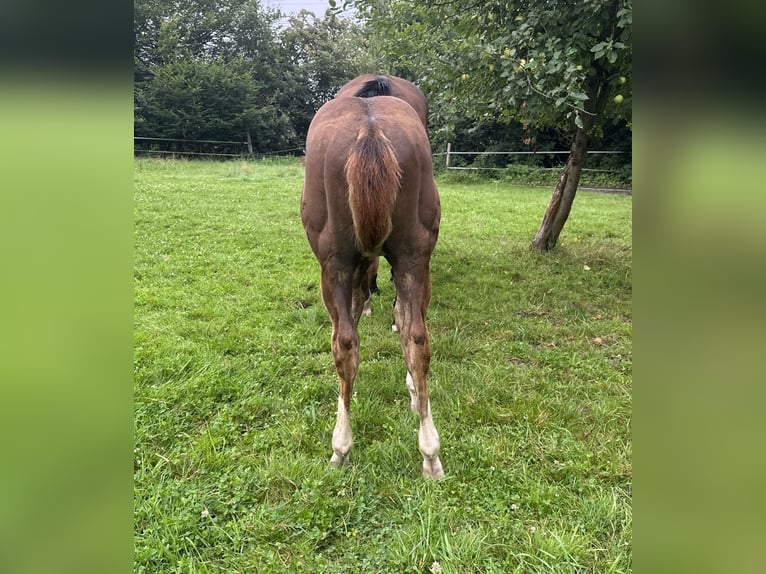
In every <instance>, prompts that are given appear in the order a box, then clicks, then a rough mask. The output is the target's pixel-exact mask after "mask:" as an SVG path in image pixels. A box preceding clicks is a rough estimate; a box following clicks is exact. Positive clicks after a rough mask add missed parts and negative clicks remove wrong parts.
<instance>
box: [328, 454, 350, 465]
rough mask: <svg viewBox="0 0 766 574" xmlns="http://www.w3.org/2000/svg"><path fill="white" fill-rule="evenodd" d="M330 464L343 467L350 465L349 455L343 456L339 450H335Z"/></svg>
mask: <svg viewBox="0 0 766 574" xmlns="http://www.w3.org/2000/svg"><path fill="white" fill-rule="evenodd" d="M330 464H331V465H333V466H335V467H337V468H343V467H344V466H347V465H348V455H344V456H341V455H339V454H338V453H337V452H334V453H332V457H331V458H330Z"/></svg>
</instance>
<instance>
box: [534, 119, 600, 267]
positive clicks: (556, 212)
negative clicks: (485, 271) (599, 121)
mask: <svg viewBox="0 0 766 574" xmlns="http://www.w3.org/2000/svg"><path fill="white" fill-rule="evenodd" d="M588 127H590V126H588ZM586 130H587V127H586V128H585V129H579V128H578V130H577V132H575V137H574V141H573V142H572V147H571V148H570V153H569V158H568V159H567V162H566V164H565V165H564V169H562V170H561V175H560V176H559V181H558V183H557V184H556V187H555V188H554V190H553V196H552V197H551V200H550V202H549V203H548V207H547V208H546V210H545V215H543V221H542V223H540V228H539V229H538V230H537V233H536V234H535V238H534V240H533V241H532V247H534V248H535V249H537V250H538V251H542V252H546V251H550V250H551V249H553V248H554V247H555V246H556V243H557V242H558V239H559V234H560V233H561V230H562V229H563V228H564V224H565V223H566V221H567V218H568V217H569V212H570V211H571V209H572V202H573V201H574V198H575V194H576V193H577V186H578V184H579V183H580V175H582V170H583V167H585V159H586V157H587V154H588V135H587V132H586Z"/></svg>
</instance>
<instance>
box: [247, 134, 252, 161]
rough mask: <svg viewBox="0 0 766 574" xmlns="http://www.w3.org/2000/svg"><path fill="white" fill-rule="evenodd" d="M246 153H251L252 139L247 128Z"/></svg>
mask: <svg viewBox="0 0 766 574" xmlns="http://www.w3.org/2000/svg"><path fill="white" fill-rule="evenodd" d="M247 153H249V154H250V155H253V140H252V139H251V138H250V130H247Z"/></svg>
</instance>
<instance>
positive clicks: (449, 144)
mask: <svg viewBox="0 0 766 574" xmlns="http://www.w3.org/2000/svg"><path fill="white" fill-rule="evenodd" d="M450 151H452V144H451V143H450V142H447V159H446V161H445V163H444V167H446V168H447V169H449V153H450Z"/></svg>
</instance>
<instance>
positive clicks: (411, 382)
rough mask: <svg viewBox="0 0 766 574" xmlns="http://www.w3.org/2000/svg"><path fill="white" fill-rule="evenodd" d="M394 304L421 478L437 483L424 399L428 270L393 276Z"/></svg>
mask: <svg viewBox="0 0 766 574" xmlns="http://www.w3.org/2000/svg"><path fill="white" fill-rule="evenodd" d="M396 288H397V302H396V307H395V309H394V317H395V321H396V325H397V327H398V328H399V333H400V338H401V345H402V353H403V355H404V362H405V364H406V366H407V389H408V390H409V392H410V408H412V409H413V410H415V411H416V412H417V413H418V415H419V417H420V428H419V429H418V448H419V450H420V454H421V455H423V476H424V477H426V478H433V479H439V478H442V477H443V476H444V469H443V468H442V463H441V459H440V458H439V451H440V443H439V433H438V431H437V430H436V425H435V424H434V421H433V416H432V414H431V402H430V400H429V398H428V370H429V365H430V361H431V347H430V340H429V335H428V329H427V328H426V323H425V314H426V309H427V308H428V302H429V299H430V280H429V277H428V267H427V265H425V266H423V267H422V268H421V269H419V270H418V271H417V272H416V273H402V274H399V273H397V275H396Z"/></svg>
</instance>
